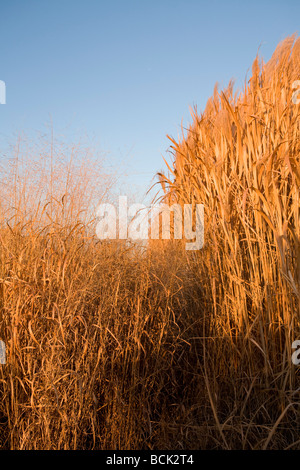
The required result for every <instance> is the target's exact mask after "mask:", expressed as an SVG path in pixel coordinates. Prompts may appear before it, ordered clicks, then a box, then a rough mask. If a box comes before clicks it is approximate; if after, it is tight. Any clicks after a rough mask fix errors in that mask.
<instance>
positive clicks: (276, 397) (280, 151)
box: [159, 36, 300, 448]
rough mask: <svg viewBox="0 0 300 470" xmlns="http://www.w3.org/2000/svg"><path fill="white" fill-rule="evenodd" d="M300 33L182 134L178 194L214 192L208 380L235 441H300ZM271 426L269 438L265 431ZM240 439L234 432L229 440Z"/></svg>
mask: <svg viewBox="0 0 300 470" xmlns="http://www.w3.org/2000/svg"><path fill="white" fill-rule="evenodd" d="M299 77H300V39H297V40H296V38H295V36H292V37H289V38H287V39H286V40H285V41H283V42H282V43H281V44H280V45H279V46H278V47H277V49H276V51H275V52H274V54H273V56H272V58H271V60H270V61H269V62H268V63H267V64H264V63H263V62H262V61H260V60H259V58H258V57H257V58H256V59H255V61H254V63H253V66H252V76H251V78H250V80H249V81H248V82H247V83H246V84H245V88H244V90H243V91H242V92H241V93H240V94H237V93H235V94H234V93H233V83H230V85H229V87H228V88H227V89H226V90H225V91H221V92H218V88H217V87H215V90H214V95H213V97H212V98H211V99H210V100H209V101H208V103H207V106H206V108H205V110H204V112H203V113H202V114H200V115H199V114H198V113H197V110H195V111H194V112H193V123H192V125H191V126H190V128H189V129H188V132H187V135H186V136H183V138H182V140H179V141H178V142H176V141H175V140H174V139H172V138H171V141H172V149H173V153H174V161H173V167H171V166H169V165H168V167H169V174H168V175H164V174H160V175H159V176H160V180H161V183H162V185H163V187H164V189H165V196H164V199H165V200H166V201H168V202H169V203H173V202H177V203H180V204H184V203H192V202H193V203H202V204H204V207H205V247H204V249H203V250H201V251H200V252H199V253H198V254H197V259H196V260H194V262H193V267H194V269H195V270H196V272H197V276H198V278H199V284H200V286H201V291H202V294H201V303H202V314H203V315H204V316H205V318H206V321H205V327H204V329H203V337H204V338H205V339H202V344H203V347H204V351H205V355H204V358H205V383H206V387H207V392H208V394H209V398H210V403H211V407H212V409H213V413H214V419H215V424H216V426H217V427H218V429H219V434H220V436H221V438H222V445H223V446H224V447H231V440H232V435H231V437H228V438H227V433H226V432H225V430H227V429H228V430H230V431H231V432H232V433H234V434H239V438H238V439H237V441H238V442H240V443H241V444H242V445H243V447H244V446H245V445H246V443H247V445H249V446H253V447H263V448H268V447H269V446H275V447H276V446H277V447H285V446H288V445H291V446H294V447H297V446H298V447H299V441H298V438H297V434H298V432H299V424H300V421H299V404H300V402H299V370H298V369H297V367H295V366H294V365H293V363H292V361H291V355H292V352H293V350H292V343H293V341H294V340H295V339H299V338H300V330H299V322H300V224H299V221H300V198H299V188H300V106H299V105H297V104H295V103H294V100H293V99H292V97H293V93H294V92H295V90H293V83H294V82H295V81H296V80H299ZM260 436H261V437H260ZM228 439H229V442H228Z"/></svg>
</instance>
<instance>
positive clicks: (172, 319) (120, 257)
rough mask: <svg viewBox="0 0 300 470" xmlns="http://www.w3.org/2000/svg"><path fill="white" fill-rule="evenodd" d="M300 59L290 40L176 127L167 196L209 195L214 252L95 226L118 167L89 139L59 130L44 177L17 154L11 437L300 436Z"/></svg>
mask: <svg viewBox="0 0 300 470" xmlns="http://www.w3.org/2000/svg"><path fill="white" fill-rule="evenodd" d="M299 65H300V42H299V40H297V41H296V42H295V38H288V39H287V40H286V41H284V42H283V43H282V44H281V45H280V46H279V47H278V49H277V50H276V51H275V53H274V56H273V57H272V59H271V60H270V61H269V62H268V63H267V64H266V65H264V64H263V63H260V62H259V60H258V59H256V60H255V62H254V64H253V69H252V77H251V79H250V80H249V82H247V83H246V84H245V90H244V91H243V92H242V93H241V94H240V95H234V94H233V86H232V84H231V85H230V86H229V87H228V89H227V90H225V91H224V92H220V93H219V92H218V90H217V88H216V89H215V92H214V96H213V97H212V98H211V100H209V102H208V103H207V107H206V109H205V110H204V112H203V113H202V114H201V115H198V113H197V111H196V110H195V112H194V113H193V123H192V125H191V127H190V128H189V130H188V132H187V135H186V136H183V138H182V140H181V141H179V142H176V141H175V140H174V139H172V146H173V150H174V162H173V166H172V164H170V165H169V174H168V175H163V174H160V175H159V177H160V182H161V184H162V187H163V189H164V196H163V199H164V200H165V201H166V202H167V203H169V204H172V203H174V202H178V203H179V204H184V203H191V202H192V203H201V204H204V207H205V244H204V247H203V249H201V250H200V251H199V252H193V253H192V252H186V251H185V249H184V244H183V243H181V241H178V240H174V241H172V240H171V241H169V242H161V241H152V242H151V243H150V244H149V247H148V250H147V251H146V253H145V254H144V255H143V256H140V254H139V252H136V251H135V250H134V249H131V248H128V246H127V245H126V244H124V243H123V242H121V241H114V242H109V243H107V242H104V241H100V240H98V239H97V237H96V234H95V230H94V228H95V226H94V222H95V221H94V219H93V217H94V215H95V214H94V212H93V210H92V211H91V210H90V209H89V208H90V207H91V204H92V203H94V202H95V201H98V202H99V203H100V202H101V200H104V199H105V200H106V198H107V196H108V194H109V191H108V188H110V187H111V184H112V179H111V178H110V177H109V176H108V175H106V176H105V177H103V176H100V178H97V172H96V171H95V166H94V164H93V165H92V166H91V167H76V166H74V165H73V157H72V155H74V152H71V159H67V160H66V159H63V160H61V153H59V155H60V160H59V164H58V166H56V165H55V157H54V156H55V152H54V151H53V149H54V148H55V145H53V143H52V144H51V145H50V147H49V148H47V152H46V153H47V155H48V157H49V158H48V160H47V162H48V164H47V168H46V169H45V168H44V167H42V170H41V166H39V165H41V163H36V164H34V165H33V164H32V165H31V166H30V168H32V170H33V173H32V174H33V177H32V178H30V177H29V176H28V172H27V171H25V170H24V168H25V169H28V165H26V164H25V166H24V165H23V167H22V168H23V170H22V171H21V167H20V162H21V161H22V162H23V159H20V158H19V153H18V152H17V153H16V156H15V157H14V159H13V161H12V166H11V172H10V173H9V174H8V175H6V176H5V178H4V177H3V178H2V183H3V185H2V187H6V188H7V187H9V192H8V191H7V192H6V193H5V197H3V198H2V202H1V204H2V206H1V220H0V222H1V227H0V287H1V289H0V339H2V340H3V341H5V343H6V345H7V362H6V364H5V365H1V366H0V395H1V401H0V446H1V448H2V449H271V448H272V449H286V448H291V449H299V448H300V440H299V431H300V415H299V403H300V402H299V386H300V383H299V369H298V366H295V365H294V364H293V363H292V360H291V355H292V352H293V351H292V342H293V341H294V340H295V339H300V328H299V319H300V317H299V315H300V311H299V308H300V294H299V293H300V290H299V289H300V249H299V248H300V232H299V230H300V228H299V216H300V213H299V186H300V165H299V159H300V157H299V149H300V127H299V126H300V123H299V116H300V105H297V104H294V102H293V100H292V96H293V89H292V84H293V82H294V81H295V80H298V79H300V69H299ZM73 150H74V149H73ZM44 153H45V149H44ZM56 153H57V152H56ZM39 154H41V155H43V159H42V162H43V161H44V154H43V152H39ZM75 160H76V159H75ZM75 160H74V161H75ZM85 160H86V159H85ZM89 169H90V170H91V171H90V170H89ZM99 171H100V173H99V174H100V175H101V169H99ZM102 175H103V173H102ZM93 178H96V179H94V180H93ZM93 181H94V182H95V181H96V182H97V184H93ZM100 181H101V185H100V186H99V182H100ZM33 189H34V191H35V192H34V193H33V192H32V191H33Z"/></svg>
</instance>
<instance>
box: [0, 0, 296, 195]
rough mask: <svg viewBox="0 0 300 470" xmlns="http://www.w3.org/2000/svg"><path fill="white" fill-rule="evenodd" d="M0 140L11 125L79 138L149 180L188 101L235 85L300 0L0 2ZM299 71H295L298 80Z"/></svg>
mask: <svg viewBox="0 0 300 470" xmlns="http://www.w3.org/2000/svg"><path fill="white" fill-rule="evenodd" d="M0 10H1V11H0V50H1V60H0V80H4V81H5V82H6V86H7V104H6V105H1V106H0V123H1V128H0V140H1V142H0V144H3V143H4V142H5V141H7V140H11V139H13V136H14V135H15V134H17V133H18V132H25V133H26V134H28V135H33V136H34V133H35V132H36V131H43V130H44V129H45V126H47V124H48V123H49V118H50V116H51V118H52V121H53V126H54V132H55V133H58V134H64V135H65V138H66V139H67V140H70V141H77V140H78V138H79V137H80V136H84V138H85V139H86V140H87V141H90V142H91V144H92V145H93V146H96V148H98V149H99V150H103V151H104V152H108V160H110V161H111V162H112V164H113V165H116V166H117V167H118V166H119V165H120V167H122V168H123V167H124V163H125V165H126V167H127V172H128V178H127V182H129V184H130V185H132V187H134V185H136V184H140V185H141V186H140V188H143V187H147V186H149V184H150V181H151V178H152V177H153V175H154V174H155V173H156V171H158V170H160V169H161V168H163V167H164V163H163V160H162V155H164V156H166V155H167V154H166V151H167V149H168V146H169V141H168V139H167V138H166V134H170V135H172V136H174V137H177V136H178V134H179V133H180V125H181V122H182V123H183V125H184V126H186V125H187V124H188V122H190V113H189V106H193V105H195V104H197V106H198V109H199V110H202V109H204V107H205V103H206V101H207V99H208V98H209V96H210V95H211V94H212V92H213V88H214V85H215V83H216V82H217V81H218V82H219V83H220V86H221V87H223V86H226V85H227V84H228V82H229V80H230V79H231V78H234V79H235V80H236V84H237V86H241V85H242V84H243V82H244V79H245V76H246V73H247V71H249V70H250V68H251V65H252V62H253V60H254V58H255V56H256V53H257V51H258V48H259V46H260V54H261V55H262V56H263V58H264V59H265V60H268V59H269V58H270V57H271V55H272V52H273V51H274V49H275V47H276V45H277V44H278V42H279V41H281V40H282V39H284V38H285V37H286V36H288V35H291V34H293V33H295V32H299V19H300V2H299V0H286V1H276V0H272V1H271V0H270V1H267V0H260V1H257V0H252V1H251V2H246V1H241V0H239V1H233V0H231V1H216V0H210V1H201V0H184V1H183V0H160V1H158V0H152V1H146V0H140V1H134V0H126V1H125V0H124V1H120V0H118V1H117V0H112V1H102V0H84V1H83V0H9V1H5V0H0ZM299 78H300V77H299Z"/></svg>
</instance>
